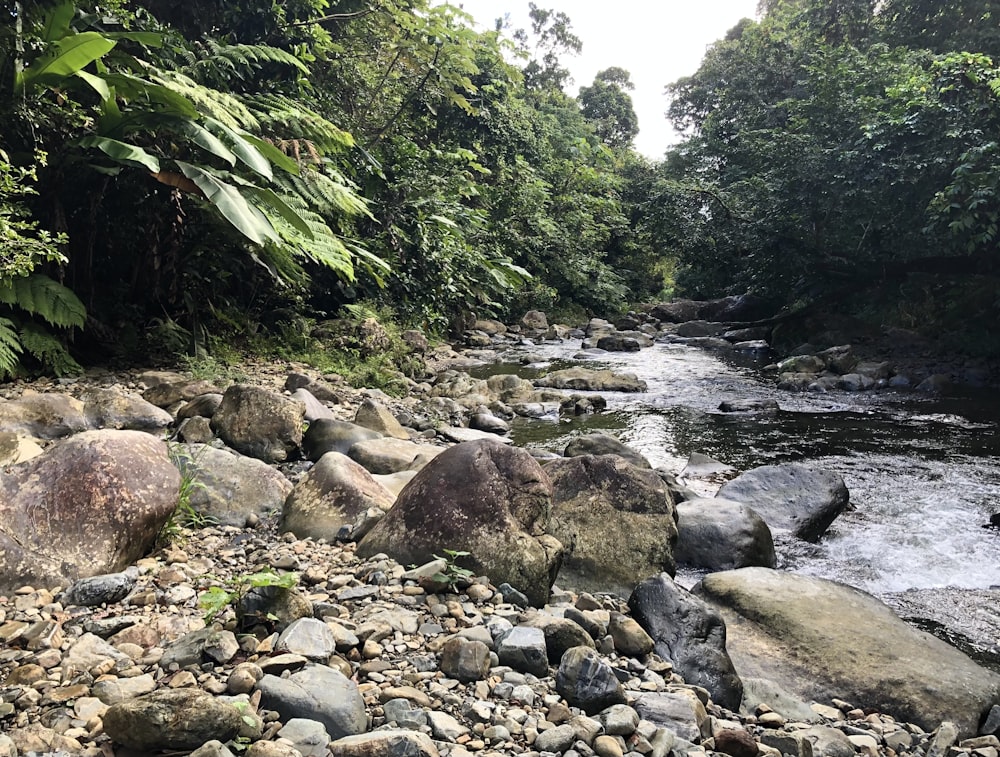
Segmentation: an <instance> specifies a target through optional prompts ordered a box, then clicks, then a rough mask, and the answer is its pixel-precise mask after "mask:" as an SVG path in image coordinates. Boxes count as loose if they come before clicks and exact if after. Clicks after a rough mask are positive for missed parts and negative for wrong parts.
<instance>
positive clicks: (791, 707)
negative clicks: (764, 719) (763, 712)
mask: <svg viewBox="0 0 1000 757" xmlns="http://www.w3.org/2000/svg"><path fill="white" fill-rule="evenodd" d="M740 680H742V681H743V705H742V707H743V709H744V710H745V711H747V712H754V711H755V710H756V709H757V707H758V706H760V705H762V704H763V705H767V707H768V708H770V709H771V710H772V711H774V712H777V713H778V714H779V715H781V716H783V717H784V718H785V719H786V720H795V721H798V722H800V723H812V722H815V721H817V720H819V716H818V715H817V714H816V713H815V712H814V711H813V709H812V708H811V707H810V706H809V705H808V704H806V703H805V702H804V701H802V699H800V698H799V697H797V696H795V695H794V694H792V693H791V692H790V691H787V690H786V689H784V688H782V687H781V686H779V685H778V684H777V683H775V682H774V681H772V680H770V679H767V678H753V677H751V676H747V677H744V678H741V679H740Z"/></svg>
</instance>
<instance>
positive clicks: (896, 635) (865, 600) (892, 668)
mask: <svg viewBox="0 0 1000 757" xmlns="http://www.w3.org/2000/svg"><path fill="white" fill-rule="evenodd" d="M695 591H697V593H698V594H699V595H700V596H701V597H703V598H704V599H705V600H707V601H708V602H710V603H712V605H713V606H715V607H716V608H718V610H719V611H720V612H721V613H722V615H723V616H724V617H725V619H726V625H727V628H728V631H729V640H730V644H729V648H730V654H731V655H732V658H733V662H734V663H735V665H736V669H737V670H738V671H739V672H740V674H741V675H747V676H754V677H762V678H768V679H771V680H773V681H775V682H777V683H778V684H779V685H780V686H782V687H783V688H785V689H786V690H788V691H789V692H791V693H793V694H795V695H796V696H798V697H800V698H801V699H804V700H806V701H809V700H816V701H819V702H827V701H829V700H830V699H831V698H833V697H839V698H842V699H846V700H848V701H850V702H854V703H856V704H857V705H859V706H864V707H866V708H868V707H871V708H873V709H876V710H880V711H882V712H886V713H888V714H891V715H893V716H894V717H895V718H896V719H897V720H899V721H900V722H903V721H905V722H911V723H916V724H917V725H919V726H921V727H922V728H925V729H927V730H930V729H932V728H936V727H937V726H938V725H939V724H940V723H941V721H943V720H952V721H954V722H955V723H957V724H958V726H959V729H960V731H961V733H962V734H963V735H964V736H973V735H975V733H976V731H977V729H978V726H979V721H980V719H981V717H982V716H983V715H984V714H985V713H986V712H987V711H988V710H989V709H990V707H991V706H992V705H993V704H995V703H996V702H997V701H1000V675H997V674H996V673H994V672H992V671H989V670H986V669H985V668H982V667H980V666H979V665H977V664H976V663H975V662H973V661H972V660H971V659H969V658H968V657H966V656H965V655H964V654H963V653H961V652H959V651H958V650H957V649H955V648H954V647H952V646H950V645H949V644H946V643H945V642H943V641H941V640H940V639H938V638H936V637H934V636H931V635H930V634H927V633H924V632H923V631H918V630H917V629H915V628H913V627H912V626H909V625H908V624H906V623H904V622H903V621H902V620H900V619H899V617H897V616H896V615H895V613H893V612H892V610H890V609H889V608H888V607H887V606H886V605H884V604H882V603H881V602H879V601H878V600H877V599H875V598H874V597H872V596H870V595H868V594H866V593H864V592H862V591H860V590H858V589H854V588H852V587H849V586H845V585H843V584H839V583H835V582H833V581H827V580H824V579H821V578H812V577H808V576H800V575H795V574H792V573H782V572H779V571H774V570H768V569H767V568H743V569H741V570H734V571H727V572H724V573H713V574H711V575H709V576H706V577H705V579H704V580H703V581H702V582H701V584H700V585H699V586H698V587H696V589H695Z"/></svg>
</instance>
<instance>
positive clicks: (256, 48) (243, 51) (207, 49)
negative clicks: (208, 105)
mask: <svg viewBox="0 0 1000 757" xmlns="http://www.w3.org/2000/svg"><path fill="white" fill-rule="evenodd" d="M200 47H201V52H202V53H203V55H202V56H201V57H199V58H198V59H197V60H196V61H192V62H191V63H190V64H189V65H187V66H185V67H183V68H182V69H180V71H181V73H183V74H186V75H187V76H190V77H191V78H192V79H195V80H196V81H198V82H201V83H202V84H209V83H211V78H212V77H213V76H214V77H217V78H220V79H222V80H225V79H227V78H229V76H230V75H231V76H234V77H236V78H239V79H243V80H249V79H251V78H252V77H253V76H254V74H256V72H257V71H259V70H260V69H261V68H263V67H264V66H265V65H267V64H276V65H279V66H285V67H288V68H294V69H296V70H297V71H300V72H301V73H303V74H308V73H309V69H308V68H306V65H305V64H304V63H303V62H302V61H300V60H299V59H298V58H297V57H295V56H294V55H292V54H291V53H290V52H288V51H287V50H282V49H281V48H279V47H271V46H269V45H223V44H219V42H217V41H216V40H213V39H206V40H204V41H203V42H202V43H201V44H200Z"/></svg>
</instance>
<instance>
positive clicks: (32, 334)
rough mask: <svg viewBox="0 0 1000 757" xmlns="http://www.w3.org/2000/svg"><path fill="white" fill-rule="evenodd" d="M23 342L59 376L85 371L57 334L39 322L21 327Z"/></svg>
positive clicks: (33, 354) (28, 349)
mask: <svg viewBox="0 0 1000 757" xmlns="http://www.w3.org/2000/svg"><path fill="white" fill-rule="evenodd" d="M20 337H21V344H22V345H23V346H24V349H25V350H26V351H27V352H28V353H29V354H31V356H32V357H34V358H35V359H36V360H38V362H40V363H41V364H42V365H44V366H45V367H46V368H48V369H49V370H51V371H52V372H53V373H55V374H56V375H57V376H68V375H71V374H77V373H80V372H82V371H83V368H81V367H80V364H79V363H77V362H76V361H75V360H74V359H73V358H72V357H71V356H70V354H69V352H67V351H66V348H65V347H64V346H63V344H62V342H60V341H59V340H58V339H57V338H56V337H55V336H53V335H52V334H51V333H49V332H48V331H46V330H45V329H44V328H43V327H42V326H40V325H38V324H37V323H26V324H24V325H23V326H22V327H21V332H20Z"/></svg>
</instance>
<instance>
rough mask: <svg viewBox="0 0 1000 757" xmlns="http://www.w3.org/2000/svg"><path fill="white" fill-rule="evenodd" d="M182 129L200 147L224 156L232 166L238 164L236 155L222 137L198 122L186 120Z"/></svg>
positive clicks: (218, 155) (221, 156) (213, 153)
mask: <svg viewBox="0 0 1000 757" xmlns="http://www.w3.org/2000/svg"><path fill="white" fill-rule="evenodd" d="M182 131H183V132H184V133H185V134H187V135H188V136H189V137H191V141H192V142H194V143H195V144H196V145H198V146H199V147H201V148H203V149H205V150H207V151H208V152H210V153H212V155H215V156H217V157H220V158H222V159H223V160H224V161H226V162H227V163H228V164H229V165H231V166H235V165H236V156H235V155H234V154H233V151H232V150H230V149H229V148H228V147H226V145H225V143H223V141H222V140H221V139H219V138H218V137H217V136H215V135H214V134H213V133H212V132H210V131H209V130H208V129H206V128H205V127H204V126H202V125H201V124H199V123H198V122H196V121H185V122H184V125H183V127H182Z"/></svg>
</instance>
